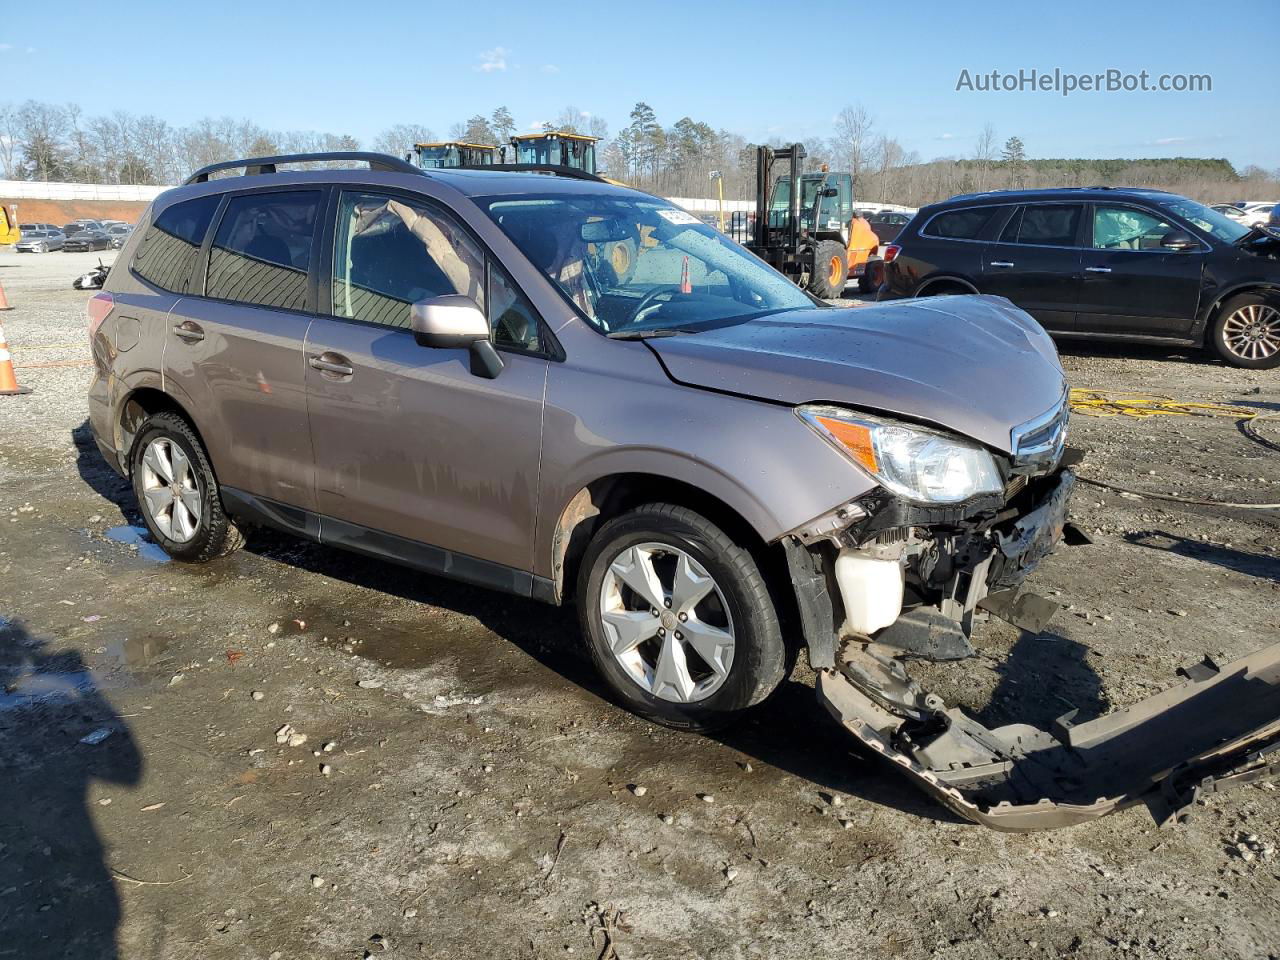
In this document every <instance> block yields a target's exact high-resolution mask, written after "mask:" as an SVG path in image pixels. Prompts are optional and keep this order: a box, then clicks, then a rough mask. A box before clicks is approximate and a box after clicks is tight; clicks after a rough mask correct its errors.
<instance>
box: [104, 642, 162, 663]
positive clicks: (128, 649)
mask: <svg viewBox="0 0 1280 960" xmlns="http://www.w3.org/2000/svg"><path fill="white" fill-rule="evenodd" d="M168 649H169V638H168V637H122V638H121V639H119V640H113V641H111V642H110V643H108V644H107V647H106V650H105V651H104V653H105V655H106V656H107V657H108V658H109V659H110V660H111V661H113V662H112V664H111V666H114V667H126V668H128V669H129V670H135V671H137V670H144V669H146V668H147V667H150V666H152V665H154V664H155V663H157V662H159V661H160V660H162V659H165V653H166V651H167V650H168Z"/></svg>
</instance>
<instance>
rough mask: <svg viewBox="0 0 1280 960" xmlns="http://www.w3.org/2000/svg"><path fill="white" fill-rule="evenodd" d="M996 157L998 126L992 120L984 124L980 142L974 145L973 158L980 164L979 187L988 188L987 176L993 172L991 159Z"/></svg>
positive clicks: (979, 138) (979, 137) (981, 188)
mask: <svg viewBox="0 0 1280 960" xmlns="http://www.w3.org/2000/svg"><path fill="white" fill-rule="evenodd" d="M995 158H996V128H995V127H994V126H993V125H992V123H991V121H989V120H988V121H987V122H986V123H984V124H983V125H982V132H981V133H980V134H978V142H977V143H976V144H974V147H973V159H974V161H975V162H976V163H977V164H978V189H979V190H986V189H987V177H988V175H989V174H990V173H991V161H993V160H994V159H995Z"/></svg>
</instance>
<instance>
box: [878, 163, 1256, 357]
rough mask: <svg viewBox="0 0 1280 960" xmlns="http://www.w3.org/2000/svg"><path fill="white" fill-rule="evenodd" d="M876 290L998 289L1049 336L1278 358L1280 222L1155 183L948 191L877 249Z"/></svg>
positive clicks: (882, 293) (904, 293)
mask: <svg viewBox="0 0 1280 960" xmlns="http://www.w3.org/2000/svg"><path fill="white" fill-rule="evenodd" d="M884 262H885V268H884V279H883V282H882V283H881V285H880V288H879V293H878V296H879V299H881V300H892V299H896V298H902V297H922V296H935V295H940V294H966V293H970V294H972V293H983V294H995V295H997V296H1002V297H1007V298H1008V299H1009V300H1011V301H1012V302H1013V303H1014V304H1016V305H1017V306H1019V307H1021V308H1022V309H1023V310H1026V311H1027V312H1028V313H1030V314H1031V315H1032V316H1033V317H1035V319H1036V320H1038V321H1039V322H1040V324H1041V325H1042V326H1043V327H1044V328H1045V329H1046V330H1047V331H1048V332H1049V333H1051V334H1052V335H1053V336H1055V337H1082V338H1089V339H1106V340H1130V341H1146V342H1157V343H1159V342H1163V343H1173V344H1189V345H1195V346H1202V347H1205V348H1207V349H1209V350H1211V351H1212V352H1213V353H1215V354H1216V355H1217V356H1218V357H1220V358H1221V359H1222V360H1224V361H1226V362H1227V363H1229V364H1231V365H1233V366H1238V367H1251V368H1254V369H1270V368H1273V367H1276V366H1280V232H1277V231H1276V230H1275V228H1272V227H1268V226H1267V225H1266V224H1265V223H1260V224H1257V225H1253V226H1246V225H1245V224H1244V223H1242V222H1240V221H1238V220H1237V219H1236V218H1234V217H1232V216H1230V215H1228V214H1225V213H1223V212H1221V211H1219V210H1216V209H1213V208H1211V207H1207V206H1205V205H1204V204H1201V203H1197V202H1196V201H1194V200H1190V199H1188V198H1186V197H1182V196H1178V195H1177V194H1173V193H1167V192H1164V191H1161V190H1145V189H1119V188H1115V189H1113V188H1105V187H1094V188H1074V187H1073V188H1060V189H1046V190H1021V191H996V192H990V193H977V194H967V195H963V196H958V197H952V198H951V199H950V200H946V201H943V202H942V203H935V204H932V205H930V206H927V207H924V208H922V209H921V210H920V211H919V213H917V214H916V216H915V217H914V218H913V219H912V220H911V222H910V223H909V224H907V225H906V226H905V227H904V228H903V230H902V233H901V234H900V235H899V236H898V238H897V240H896V241H895V242H894V243H892V244H890V245H889V246H888V247H887V248H886V249H885V255H884Z"/></svg>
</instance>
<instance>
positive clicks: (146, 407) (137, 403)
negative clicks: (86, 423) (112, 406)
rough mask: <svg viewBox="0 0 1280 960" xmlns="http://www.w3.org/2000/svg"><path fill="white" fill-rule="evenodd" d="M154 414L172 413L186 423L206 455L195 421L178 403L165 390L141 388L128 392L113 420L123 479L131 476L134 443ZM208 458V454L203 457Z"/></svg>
mask: <svg viewBox="0 0 1280 960" xmlns="http://www.w3.org/2000/svg"><path fill="white" fill-rule="evenodd" d="M157 413H174V414H177V415H178V416H179V417H181V418H182V419H183V420H185V421H186V422H187V425H188V426H189V427H191V429H192V431H194V433H195V435H196V438H197V439H199V441H200V443H201V445H202V446H203V447H204V448H205V450H206V451H207V450H208V449H209V445H208V444H206V443H205V441H204V435H203V434H202V433H201V432H200V427H199V425H198V424H197V423H196V421H195V418H194V417H192V416H191V414H190V413H189V412H188V411H187V408H186V406H185V405H184V404H183V403H182V401H181V400H179V399H178V398H176V397H175V396H174V395H173V394H171V393H169V392H168V391H166V390H162V389H161V388H159V387H157V386H154V385H152V384H144V385H142V386H137V387H135V388H133V389H132V390H130V391H129V392H128V393H127V394H126V395H125V396H124V398H123V399H122V400H121V402H120V408H119V414H118V416H117V417H116V423H115V429H116V431H117V447H116V449H117V450H119V451H120V463H121V467H122V468H123V469H124V472H125V476H129V474H130V473H131V472H132V464H133V444H134V442H135V440H136V439H137V436H138V432H139V430H140V429H141V427H142V424H143V423H144V422H145V421H146V419H147V418H148V417H153V416H155V415H156V414H157ZM206 455H207V454H206Z"/></svg>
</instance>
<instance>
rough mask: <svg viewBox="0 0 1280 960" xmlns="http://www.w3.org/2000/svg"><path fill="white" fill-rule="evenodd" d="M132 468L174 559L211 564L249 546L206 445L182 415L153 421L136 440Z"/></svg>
mask: <svg viewBox="0 0 1280 960" xmlns="http://www.w3.org/2000/svg"><path fill="white" fill-rule="evenodd" d="M131 467H132V469H131V471H130V473H131V475H132V478H133V492H134V495H135V496H136V497H137V498H138V506H139V507H140V508H141V510H142V518H143V521H144V522H145V523H146V525H147V530H148V531H149V532H150V533H151V537H152V539H153V540H155V542H156V543H157V544H159V545H160V547H161V548H162V549H163V550H164V552H165V553H167V554H169V556H171V557H173V558H174V559H175V560H182V561H185V562H186V563H205V562H207V561H209V560H213V559H214V558H216V557H221V556H224V555H225V554H228V553H231V552H232V551H233V550H235V549H237V548H238V547H240V545H241V544H243V543H244V537H243V536H242V535H241V533H240V530H239V529H238V528H237V527H236V525H235V524H234V523H233V522H232V520H231V518H230V517H228V516H227V515H226V513H225V512H224V511H223V509H222V498H221V496H219V494H218V482H217V480H216V478H215V477H214V475H213V467H212V466H211V465H210V463H209V457H208V455H207V454H206V453H205V449H204V445H203V444H201V442H200V438H199V437H197V436H196V433H195V431H194V430H192V429H191V425H190V424H188V423H187V421H186V420H184V419H183V418H182V417H180V416H178V415H177V414H173V413H158V414H156V415H154V416H152V417H149V418H148V419H147V420H146V422H145V423H143V425H142V428H141V429H140V430H139V431H138V437H137V440H136V441H135V442H134V445H133V454H132V457H131Z"/></svg>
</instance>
